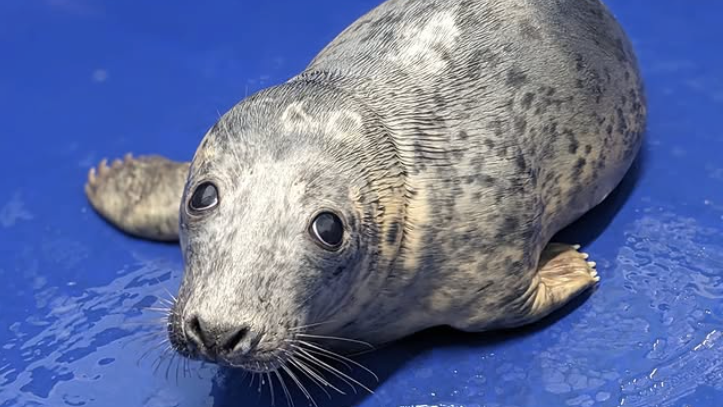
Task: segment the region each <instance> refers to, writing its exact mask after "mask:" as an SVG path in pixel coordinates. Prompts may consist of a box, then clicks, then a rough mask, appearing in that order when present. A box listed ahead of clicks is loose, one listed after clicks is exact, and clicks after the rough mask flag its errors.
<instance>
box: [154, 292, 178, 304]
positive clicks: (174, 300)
mask: <svg viewBox="0 0 723 407" xmlns="http://www.w3.org/2000/svg"><path fill="white" fill-rule="evenodd" d="M163 291H165V292H166V294H168V297H170V298H171V301H170V302H171V306H174V305H176V303H177V302H178V298H176V297H175V296H174V295H173V294H171V292H170V291H168V288H166V287H163ZM157 298H158V299H159V300H161V301H169V300H168V299H166V298H163V297H157Z"/></svg>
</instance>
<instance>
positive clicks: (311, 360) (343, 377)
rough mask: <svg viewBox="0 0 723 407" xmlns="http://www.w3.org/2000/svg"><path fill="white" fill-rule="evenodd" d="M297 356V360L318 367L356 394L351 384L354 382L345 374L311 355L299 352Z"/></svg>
mask: <svg viewBox="0 0 723 407" xmlns="http://www.w3.org/2000/svg"><path fill="white" fill-rule="evenodd" d="M298 356H299V358H302V359H304V360H306V361H308V362H309V363H312V364H314V365H316V366H318V367H319V368H321V369H323V370H325V371H327V372H329V373H331V374H332V375H334V376H336V377H337V378H338V379H339V380H341V381H342V382H344V384H346V385H347V386H349V388H351V390H352V392H354V394H357V390H356V387H354V384H353V382H354V381H355V380H353V379H352V378H351V377H349V376H348V375H347V374H345V373H343V372H341V371H340V370H339V369H336V368H335V367H333V366H331V365H329V364H328V363H326V362H324V361H323V360H321V359H319V358H318V357H316V356H314V355H312V354H309V353H306V352H303V351H301V350H299V353H298ZM347 379H349V380H347ZM350 380H351V381H350Z"/></svg>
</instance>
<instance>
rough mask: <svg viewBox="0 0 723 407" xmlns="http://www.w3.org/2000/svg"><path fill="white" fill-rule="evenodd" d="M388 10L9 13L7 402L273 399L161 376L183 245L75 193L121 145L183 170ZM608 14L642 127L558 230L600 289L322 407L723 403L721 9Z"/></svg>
mask: <svg viewBox="0 0 723 407" xmlns="http://www.w3.org/2000/svg"><path fill="white" fill-rule="evenodd" d="M378 3H379V0H355V1H343V2H342V1H339V0H309V1H296V0H283V1H281V0H276V1H272V2H267V1H263V2H262V1H256V2H250V1H230V0H226V1H209V2H201V1H147V0H144V1H141V0H133V1H131V0H124V1H91V0H3V1H2V2H1V3H0V152H1V154H0V240H1V242H0V289H2V295H0V406H2V407H10V406H13V407H14V406H64V405H67V406H184V407H185V406H194V407H196V406H250V407H253V406H265V405H268V404H269V398H268V394H267V393H266V390H264V391H265V392H264V393H262V394H261V395H259V393H258V392H257V390H256V384H257V383H258V381H257V382H256V383H255V384H254V386H253V388H250V386H249V384H248V383H249V382H248V379H246V380H245V381H242V380H241V379H242V378H241V375H240V374H238V373H236V372H228V371H217V369H216V368H215V367H212V366H200V365H198V364H196V363H190V364H179V360H178V359H176V360H174V361H173V362H172V364H170V366H171V367H170V368H168V366H169V362H168V360H167V359H166V360H165V361H164V362H163V364H162V365H161V367H160V368H159V369H155V370H154V363H155V362H157V361H158V360H159V357H160V355H161V354H162V352H163V347H160V348H159V347H157V346H156V344H157V343H158V342H160V339H161V336H157V335H153V334H152V332H161V331H162V327H161V326H160V325H149V324H150V322H149V321H151V320H153V319H154V318H157V317H158V315H154V313H153V311H151V310H148V309H147V308H148V307H149V306H161V305H162V302H161V300H160V298H168V294H167V291H170V292H175V290H176V287H177V286H178V283H179V277H180V275H181V270H182V263H181V257H180V251H179V250H178V248H177V247H176V246H174V245H167V244H154V243H149V242H145V241H140V240H135V239H131V238H129V237H127V236H125V235H123V234H121V233H120V232H118V231H117V230H115V229H114V228H111V227H110V226H109V225H107V224H106V223H105V222H103V221H102V220H101V219H100V218H99V216H97V215H96V214H95V213H94V212H93V211H92V209H90V207H89V205H88V203H87V201H86V198H85V196H84V194H83V183H84V182H85V178H86V174H87V171H88V168H89V167H90V166H92V165H94V164H96V163H97V162H98V161H99V160H100V159H101V158H103V157H110V158H114V157H118V156H121V155H123V154H124V153H126V152H128V151H132V152H134V153H137V154H141V153H159V154H164V155H166V156H169V157H172V158H174V159H184V160H188V159H190V157H191V155H192V153H193V151H194V150H195V148H196V145H197V143H198V142H199V140H200V138H201V136H202V135H203V134H204V132H205V131H206V129H208V128H209V127H210V126H211V125H212V124H213V123H214V121H215V120H216V119H217V118H218V115H219V113H221V112H224V111H225V110H227V109H229V108H230V107H232V106H233V105H234V104H235V103H236V102H238V101H239V100H240V99H241V98H243V97H244V96H245V95H247V94H249V93H250V92H253V91H255V90H258V89H260V88H262V87H265V86H269V85H271V84H274V83H278V82H281V81H283V80H285V79H287V78H288V77H290V76H292V75H293V74H295V73H297V72H299V71H300V70H302V69H303V68H304V66H305V65H306V64H307V62H308V61H310V59H311V58H312V57H313V56H314V55H315V54H316V53H317V52H318V51H319V50H320V49H321V48H322V47H323V46H324V45H325V44H326V43H327V42H329V41H330V40H331V39H332V38H333V37H334V36H335V35H336V34H337V33H338V32H340V31H341V30H342V29H343V28H344V27H345V26H347V25H348V24H350V23H351V22H352V21H354V20H355V19H356V18H357V17H359V16H360V15H362V14H363V13H364V12H366V11H367V10H369V9H371V8H372V7H373V6H375V5H376V4H378ZM608 4H609V6H610V7H611V9H612V10H613V11H614V13H615V14H616V15H617V16H618V17H619V19H620V21H621V23H622V24H623V25H624V27H625V28H626V30H627V31H628V32H629V34H630V37H631V38H632V40H633V42H634V45H635V47H636V50H637V52H638V55H639V59H640V62H641V65H642V70H643V73H644V76H645V80H646V84H647V90H648V98H649V104H650V106H649V108H650V121H649V131H648V133H647V141H646V146H645V148H644V152H643V154H642V155H641V157H640V159H639V160H638V162H637V164H636V166H635V168H634V169H633V171H631V173H630V174H629V176H628V177H627V178H626V179H625V181H624V183H623V184H622V186H621V187H620V188H619V190H618V191H617V192H616V193H615V194H613V195H612V196H611V197H610V198H609V200H608V201H606V202H605V203H604V204H603V205H602V206H601V207H599V208H597V209H596V210H594V211H593V212H592V213H590V214H589V215H587V216H586V217H585V218H583V219H582V220H581V221H580V222H578V223H576V224H575V225H574V226H573V227H571V228H570V229H569V230H566V231H565V232H564V235H565V237H566V238H568V240H569V241H577V242H581V243H582V244H583V245H584V250H585V251H587V252H589V253H590V255H591V257H592V259H593V260H595V261H597V262H598V270H599V272H600V274H601V276H602V283H601V284H600V286H599V288H598V289H597V290H596V291H595V292H594V293H593V294H592V295H591V296H590V297H589V298H587V299H585V300H583V299H581V300H580V301H577V302H576V303H575V304H572V305H571V306H569V307H567V308H566V309H565V310H563V311H562V312H559V313H557V314H555V315H553V316H552V317H551V318H548V319H547V320H545V321H544V322H543V323H540V324H537V325H535V326H532V327H528V328H526V329H523V330H518V331H515V332H504V333H503V332H499V333H493V334H482V335H462V334H459V333H455V332H451V331H448V330H433V331H431V332H426V333H423V334H420V335H416V336H414V337H411V338H409V339H407V340H404V341H401V342H399V343H398V344H397V345H395V346H393V347H391V348H388V349H384V350H381V351H378V352H376V353H372V354H369V355H365V356H364V357H361V358H360V361H362V362H363V363H364V364H365V365H367V366H369V367H370V368H371V369H372V370H374V371H375V372H377V373H378V374H379V376H380V379H381V381H380V383H379V384H375V383H374V381H373V380H370V377H369V376H368V375H365V374H364V372H363V371H360V370H357V371H355V372H354V373H353V374H354V377H357V378H359V379H360V380H362V381H363V382H364V383H366V384H368V385H370V386H372V387H373V388H374V389H375V395H374V396H369V395H365V394H364V393H363V392H360V393H359V394H358V395H353V394H352V395H350V396H348V397H341V396H335V397H334V398H333V399H332V400H331V401H330V400H329V399H328V398H327V397H326V396H325V395H324V394H323V393H322V392H320V391H315V392H314V397H315V398H316V399H317V401H318V402H319V405H320V406H321V407H331V406H333V407H340V406H341V407H344V406H366V407H371V406H385V407H389V406H447V407H451V406H464V407H475V406H520V407H521V406H585V407H588V406H618V405H624V406H655V405H665V406H721V405H723V348H722V346H723V337H722V335H723V324H722V318H723V301H721V299H722V298H723V237H722V234H721V231H723V157H722V154H723V130H721V126H720V121H721V118H722V115H721V113H723V52H721V51H723V42H722V41H723V24H721V17H723V2H720V1H707V2H692V1H688V0H685V1H684V0H677V1H673V0H669V1H652V0H651V1H641V0H638V1H633V0H627V1H626V0H609V3H608ZM148 332H151V334H150V335H149V334H148ZM147 350H150V353H149V354H148V356H147V357H146V358H144V359H142V360H140V361H139V359H140V358H141V355H142V354H143V353H144V352H145V351H147ZM184 372H185V374H184ZM307 386H308V387H313V386H312V385H311V384H310V383H308V384H307ZM278 390H279V389H278V384H277V391H278ZM305 404H306V403H304V399H303V397H301V396H300V395H299V394H297V395H296V405H297V406H303V405H305ZM277 405H280V406H284V405H286V403H285V401H284V400H283V394H282V393H281V392H277Z"/></svg>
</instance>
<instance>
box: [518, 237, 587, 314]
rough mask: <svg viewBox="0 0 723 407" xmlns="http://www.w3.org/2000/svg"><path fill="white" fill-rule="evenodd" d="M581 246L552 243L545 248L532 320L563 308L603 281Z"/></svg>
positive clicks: (534, 299)
mask: <svg viewBox="0 0 723 407" xmlns="http://www.w3.org/2000/svg"><path fill="white" fill-rule="evenodd" d="M579 248H580V246H577V245H576V246H570V245H566V244H560V243H550V244H548V245H547V247H545V250H543V252H542V255H541V256H540V262H539V265H538V270H537V273H538V275H537V277H538V278H536V279H535V283H534V284H537V289H536V290H535V294H534V296H533V297H532V304H531V308H530V309H529V316H528V317H529V320H528V322H533V321H535V320H538V319H540V318H542V317H544V316H546V315H548V314H550V313H551V312H553V311H555V310H557V309H559V308H561V307H562V306H563V305H565V304H567V303H568V302H570V300H572V299H573V298H575V297H577V296H578V295H580V294H581V293H583V292H584V291H585V290H587V289H588V288H592V287H594V286H595V284H596V283H597V282H598V281H600V277H598V275H597V271H595V263H593V262H589V261H587V258H588V256H587V254H586V253H580V252H579V251H578V249H579Z"/></svg>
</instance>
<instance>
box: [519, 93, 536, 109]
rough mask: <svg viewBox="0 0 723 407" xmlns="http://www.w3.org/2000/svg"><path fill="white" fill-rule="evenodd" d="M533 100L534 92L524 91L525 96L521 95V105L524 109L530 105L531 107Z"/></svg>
mask: <svg viewBox="0 0 723 407" xmlns="http://www.w3.org/2000/svg"><path fill="white" fill-rule="evenodd" d="M534 100H535V94H534V93H531V92H527V93H525V96H523V97H522V107H523V108H524V109H525V110H529V109H530V107H532V102H533V101H534Z"/></svg>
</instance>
